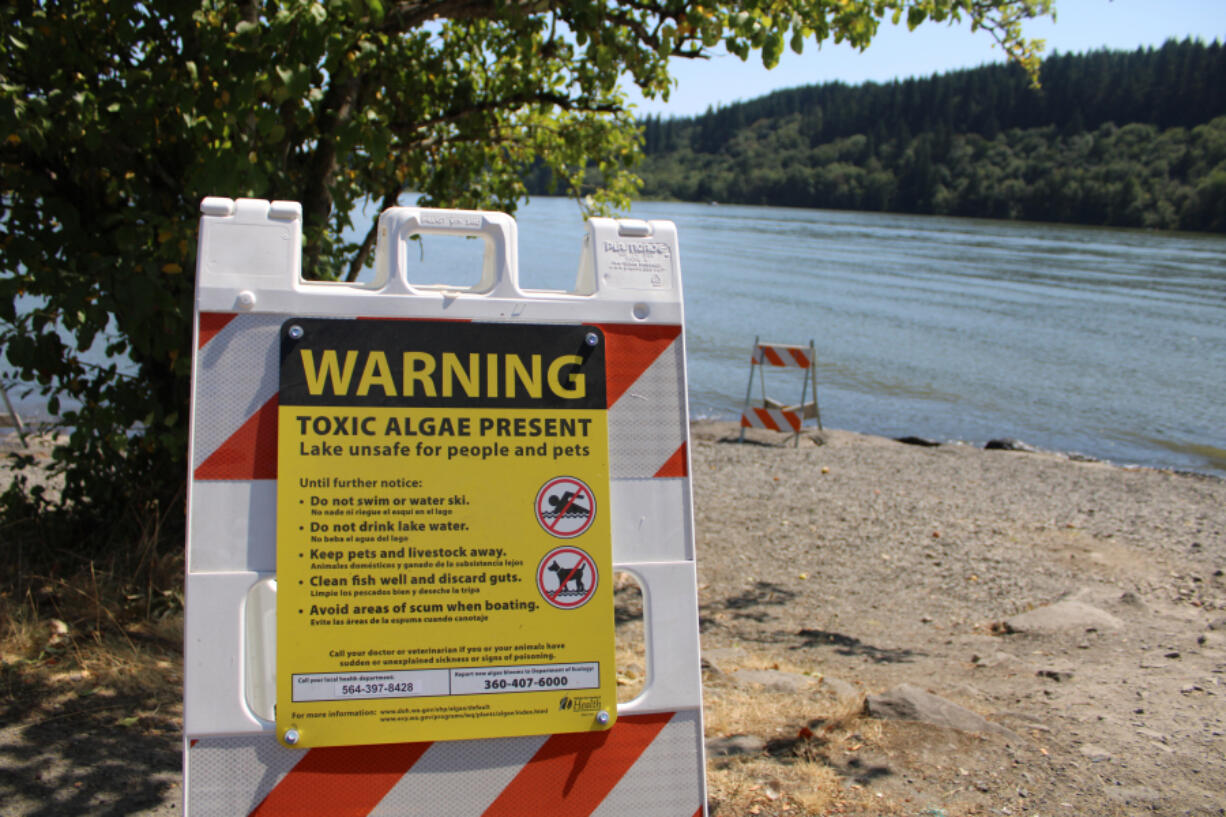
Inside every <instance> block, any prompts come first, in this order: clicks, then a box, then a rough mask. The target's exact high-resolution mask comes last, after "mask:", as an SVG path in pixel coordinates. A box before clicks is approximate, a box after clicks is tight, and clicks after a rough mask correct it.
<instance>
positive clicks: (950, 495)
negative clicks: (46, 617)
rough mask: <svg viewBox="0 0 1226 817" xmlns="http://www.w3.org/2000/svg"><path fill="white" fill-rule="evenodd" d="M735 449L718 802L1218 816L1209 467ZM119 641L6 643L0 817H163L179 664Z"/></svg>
mask: <svg viewBox="0 0 1226 817" xmlns="http://www.w3.org/2000/svg"><path fill="white" fill-rule="evenodd" d="M734 438H735V430H734V429H733V428H732V427H731V425H730V424H702V423H700V424H697V425H696V426H695V427H694V435H693V445H692V456H693V484H694V493H695V516H696V528H695V530H696V539H697V547H698V559H699V574H700V591H699V595H700V621H701V629H702V638H703V649H704V656H705V661H704V679H705V688H706V692H705V696H706V709H707V714H706V719H707V736H708V747H709V749H708V754H709V757H708V767H709V771H710V781H711V802H710V805H711V806H712V813H713V814H716V815H721V816H724V815H738V817H739V815H742V814H752V815H777V816H778V817H784V815H787V817H792V816H793V815H803V814H865V815H867V814H899V815H923V816H924V817H954V815H981V814H982V815H992V814H1004V815H1066V814H1070V815H1117V814H1118V815H1132V814H1158V815H1219V814H1226V574H1224V573H1223V571H1224V570H1226V482H1224V481H1222V480H1218V479H1214V478H1209V477H1204V476H1197V475H1187V474H1176V473H1169V472H1162V471H1155V470H1149V469H1127V468H1119V467H1115V466H1109V465H1106V464H1102V463H1093V462H1084V461H1079V460H1077V459H1075V458H1069V457H1065V456H1060V455H1056V454H1048V453H1023V452H1016V451H981V450H977V449H973V448H970V447H968V446H959V445H943V446H939V447H920V446H914V445H904V444H902V443H898V442H895V441H892V440H884V439H880V438H873V437H866V436H862V435H857V434H851V433H849V432H838V431H831V432H826V433H824V434H822V435H813V436H810V437H806V438H804V439H802V440H801V445H800V446H799V447H795V448H793V447H792V446H791V445H790V444H789V445H785V444H783V443H784V441H783V440H781V439H780V438H778V437H774V436H771V435H765V434H755V435H754V436H753V438H752V439H751V441H750V443H749V444H740V445H738V444H735V443H733V442H729V441H728V440H729V439H734ZM628 603H629V604H630V605H631V606H633V601H632V600H630V601H629V602H628ZM626 626H627V627H630V628H633V622H630V623H628V624H627V625H626ZM35 635H37V637H39V638H44V639H46V638H47V637H48V635H47V633H45V632H42V633H38V634H35ZM32 637H33V636H32ZM50 637H51V639H52V641H54V633H51V636H50ZM129 638H130V639H131V640H132V646H133V647H134V651H133V653H132V655H133V657H132V658H131V664H132V665H131V667H128V668H127V669H126V670H123V671H118V670H115V668H112V670H111V671H109V674H107V675H106V677H107V678H108V679H110V680H108V681H107V683H100V682H99V680H98V679H99V676H98V675H97V674H94V675H92V676H91V673H90V671H88V670H87V671H86V672H84V673H82V672H81V670H80V669H79V667H78V668H76V669H66V670H65V671H62V672H57V671H56V670H55V668H54V667H53V666H52V667H50V668H49V667H47V666H46V665H45V663H44V665H43V666H41V668H40V669H39V670H38V671H37V672H35V671H33V670H32V669H31V668H30V666H29V661H28V659H19V658H18V657H15V656H13V655H6V656H4V661H3V665H2V666H0V817H19V816H20V817H34V816H35V815H37V817H52V815H56V817H58V815H68V814H89V815H108V817H109V816H110V815H159V816H162V815H170V814H176V813H178V811H179V809H180V806H179V798H180V797H181V776H180V772H179V764H180V742H179V741H180V737H179V734H178V728H179V726H178V724H179V717H180V710H179V706H178V699H177V695H178V684H179V683H181V674H180V673H181V669H180V667H179V665H178V663H177V661H176V658H175V656H174V651H173V649H169V650H167V649H166V647H165V645H166V644H168V643H170V642H169V641H168V640H167V635H166V633H160V634H158V633H139V632H138V633H135V634H132V635H130V636H129ZM64 643H65V644H68V643H69V642H64ZM121 652H122V651H121ZM44 653H45V651H44ZM61 655H62V660H63V661H64V664H65V666H66V667H77V666H78V665H77V664H76V663H74V661H73V660H72V659H73V656H72V655H71V650H70V648H69V647H68V646H63V645H62V646H61ZM137 656H140V657H139V658H138V657H137ZM53 657H54V655H53ZM44 658H45V656H44ZM23 662H25V663H23ZM121 669H122V668H121ZM640 672H641V668H634V670H633V671H631V672H630V673H629V674H630V675H631V676H634V675H637V674H639V673H640ZM125 678H126V679H128V680H126V681H123V680H122V679H125ZM116 679H120V680H116ZM903 684H909V685H912V687H914V688H918V689H920V690H922V691H926V692H928V693H931V694H932V695H934V696H937V698H938V699H939V702H940V703H941V704H942V705H943V706H944V705H947V707H946V711H945V714H948V713H949V712H950V711H953V712H956V713H964V714H969V715H971V716H978V717H981V718H983V719H984V720H983V721H982V722H980V724H979V726H977V727H975V726H974V724H973V722H972V726H971V727H968V726H967V725H966V722H963V723H962V728H956V727H954V726H949V725H941V723H944V721H941V720H940V718H937V719H936V720H937V722H933V719H931V718H928V719H915V718H912V719H892V718H888V717H883V716H882V715H884V714H888V713H887V712H886V711H885V708H884V707H882V706H881V705H874V703H873V702H874V698H873V697H872V696H875V695H878V694H881V693H885V692H887V691H889V690H891V689H894V688H896V687H898V686H899V685H903ZM866 699H867V700H868V706H867V710H866V705H865V701H866ZM917 717H919V718H927V716H926V715H923V714H919V715H917Z"/></svg>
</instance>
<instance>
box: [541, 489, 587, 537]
mask: <svg viewBox="0 0 1226 817" xmlns="http://www.w3.org/2000/svg"><path fill="white" fill-rule="evenodd" d="M595 518H596V498H595V497H594V496H592V489H591V488H589V487H587V484H586V483H584V482H583V481H582V480H579V479H575V478H574V477H555V478H554V479H551V480H549V482H546V483H545V485H544V486H543V487H542V488H541V490H540V491H538V492H537V494H536V519H537V521H538V522H540V523H541V527H543V528H544V529H545V530H546V531H548V532H549V533H550V534H552V535H553V536H557V537H558V538H560V539H573V538H574V537H576V536H578V535H579V534H581V533H583V532H584V531H586V530H587V529H588V528H590V527H591V526H592V520H593V519H595Z"/></svg>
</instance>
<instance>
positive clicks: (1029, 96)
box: [639, 40, 1226, 231]
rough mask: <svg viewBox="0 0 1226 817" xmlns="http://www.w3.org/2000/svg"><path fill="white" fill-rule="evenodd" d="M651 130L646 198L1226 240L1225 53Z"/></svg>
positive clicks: (964, 75)
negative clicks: (1208, 234) (1216, 234)
mask: <svg viewBox="0 0 1226 817" xmlns="http://www.w3.org/2000/svg"><path fill="white" fill-rule="evenodd" d="M1041 79H1042V87H1041V88H1040V89H1034V88H1032V87H1031V86H1030V84H1029V81H1028V79H1027V77H1026V76H1025V74H1024V73H1023V72H1022V71H1021V69H1019V68H1017V67H1016V66H1011V65H990V66H984V67H982V68H977V69H971V70H965V71H957V72H953V73H949V74H943V75H939V76H933V77H929V78H924V79H909V80H903V81H897V82H891V83H887V84H877V83H867V84H864V85H859V86H854V87H853V86H848V85H845V84H842V83H827V84H824V85H815V86H808V87H804V88H795V89H790V90H786V91H779V92H776V93H773V94H770V95H769V96H765V97H762V98H760V99H755V100H751V101H749V102H744V103H738V104H735V105H729V106H727V107H724V108H720V109H719V110H713V111H708V112H707V113H706V114H704V115H702V116H698V117H693V118H685V119H666V120H662V119H660V118H658V117H655V118H649V119H647V120H645V121H644V122H643V138H644V151H645V153H646V159H645V161H644V163H643V165H642V166H641V167H640V169H639V170H640V173H641V175H642V176H643V180H644V187H643V191H642V193H641V196H642V197H643V198H648V199H659V198H664V199H667V198H675V199H682V200H686V201H718V202H738V203H747V204H770V205H781V206H797V207H827V208H839V209H850V210H879V211H893V212H906V213H942V214H950V215H968V216H987V217H994V218H1020V219H1029V220H1037V221H1064V222H1076V223H1083V224H1107V225H1118V226H1132V227H1154V228H1163V229H1185V230H1213V231H1226V49H1224V48H1223V47H1222V45H1221V44H1220V43H1219V42H1217V41H1215V42H1213V43H1212V44H1208V45H1207V44H1205V43H1202V42H1198V41H1192V40H1184V41H1182V42H1176V41H1170V42H1167V43H1166V44H1165V45H1163V46H1162V47H1161V48H1157V49H1154V48H1150V49H1139V50H1137V51H1135V52H1119V51H1095V52H1091V53H1088V54H1083V55H1068V54H1066V55H1054V56H1051V57H1049V58H1048V59H1047V60H1045V61H1044V63H1043V69H1042V74H1041Z"/></svg>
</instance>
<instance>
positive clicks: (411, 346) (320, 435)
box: [276, 318, 616, 747]
mask: <svg viewBox="0 0 1226 817" xmlns="http://www.w3.org/2000/svg"><path fill="white" fill-rule="evenodd" d="M602 347H603V337H602V335H601V333H600V330H599V329H597V328H595V327H590V326H541V325H533V326H516V325H507V324H470V323H462V324H461V323H457V324H450V323H440V322H429V323H425V322H411V321H391V320H388V321H382V320H378V321H376V320H325V319H306V318H304V319H293V320H290V321H287V322H286V323H285V324H284V326H283V327H282V359H281V390H280V394H279V408H278V412H279V418H278V423H279V424H278V446H279V448H278V463H277V467H278V476H277V710H276V719H277V734H278V736H279V737H280V738H281V739H282V741H283V742H284V743H286V744H287V745H293V746H300V747H309V746H332V745H356V744H367V743H391V742H405V741H418V740H440V739H461V738H489V737H507V736H513V735H526V734H546V733H558V732H576V731H590V730H596V729H605V728H608V727H609V726H610V725H611V724H612V722H613V721H614V720H615V718H616V678H615V671H614V664H613V600H612V599H613V595H612V581H611V579H612V576H611V570H612V547H611V538H610V533H609V530H610V528H609V513H608V510H607V499H608V492H609V465H608V430H607V417H606V406H605V377H604V352H603V348H602Z"/></svg>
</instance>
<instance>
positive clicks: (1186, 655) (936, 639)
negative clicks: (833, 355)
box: [692, 423, 1226, 815]
mask: <svg viewBox="0 0 1226 817" xmlns="http://www.w3.org/2000/svg"><path fill="white" fill-rule="evenodd" d="M736 436H737V428H736V427H735V425H734V424H732V423H697V424H695V425H694V427H693V447H692V453H693V469H694V472H693V477H694V494H695V508H696V511H695V514H696V524H697V531H696V532H697V540H698V560H699V575H700V604H701V607H702V611H701V616H702V630H703V649H704V653H705V654H706V655H707V656H708V662H707V663H708V684H707V688H708V708H711V707H712V699H713V697H716V698H717V697H718V695H719V694H720V690H721V689H724V688H728V687H730V686H732V687H735V686H736V677H737V671H738V669H739V667H738V664H740V663H743V662H744V661H746V660H751V661H752V662H753V664H754V665H756V666H762V665H763V662H764V659H765V660H770V659H773V660H777V661H779V662H783V663H786V665H787V666H790V667H794V668H797V669H800V670H803V671H804V673H805V674H806V676H807V677H813V676H820V677H822V678H823V684H822V686H821V688H819V689H817V690H812V691H809V692H799V693H798V692H795V691H792V692H787V691H784V690H787V689H789V685H791V687H793V688H798V687H796V685H795V684H790V679H788V678H786V677H782V678H780V679H778V682H777V683H775V684H774V690H772V685H771V684H770V683H768V684H766V685H765V686H764V687H763V688H762V694H763V695H771V694H779V695H786V694H792V695H794V696H796V718H795V720H794V721H793V722H790V723H786V724H777V725H775V729H774V733H773V734H771V733H770V731H769V730H768V731H767V733H765V734H761V735H758V736H756V737H758V738H760V742H761V743H762V744H763V748H762V749H761V750H760V752H761V753H765V754H766V755H768V756H773V757H774V758H775V759H777V760H779V761H780V762H785V761H786V759H787V756H788V754H789V753H793V754H794V753H795V752H796V750H797V747H796V745H795V742H794V741H792V742H789V741H786V740H783V741H781V740H780V739H779V738H780V737H781V736H788V735H795V734H797V730H798V728H800V729H803V728H804V726H805V724H806V710H807V709H808V710H813V711H816V710H817V709H819V708H820V705H819V703H818V701H819V699H820V698H821V693H822V692H823V691H824V692H825V693H826V694H827V695H828V696H829V695H832V696H835V697H839V696H842V697H848V696H855V695H860V696H867V698H868V702H867V707H866V714H865V716H864V717H863V719H862V720H861V721H860V724H861V726H862V729H861V730H860V731H861V732H863V734H857V735H854V736H853V742H851V743H850V744H848V745H840V746H832V745H822V746H819V747H816V748H817V750H818V751H817V754H818V755H819V756H820V757H821V758H822V760H823V762H825V763H827V764H829V765H831V766H832V767H834V768H835V770H836V771H837V772H838V773H839V775H840V780H841V781H842V784H843V785H845V786H846V787H847V788H848V789H851V790H855V791H859V792H860V793H862V794H863V793H868V794H875V795H880V796H879V797H878V798H877V800H876V801H875V802H876V803H878V804H879V806H878V807H877V808H875V809H874V811H877V812H882V811H885V812H891V810H893V813H903V814H915V813H924V814H947V815H953V814H1027V815H1030V814H1085V815H1100V814H1116V813H1118V814H1134V813H1147V814H1155V813H1156V814H1171V815H1174V814H1223V813H1226V675H1224V672H1226V575H1224V572H1223V571H1224V570H1226V481H1222V480H1220V479H1216V478H1213V477H1205V476H1198V475H1188V474H1178V473H1170V472H1165V471H1158V470H1152V469H1131V468H1120V467H1116V466H1112V465H1108V464H1104V463H1096V462H1083V461H1076V460H1074V459H1070V458H1069V457H1066V456H1062V455H1058V454H1052V453H1041V452H1020V451H984V450H979V449H975V448H972V447H970V446H962V445H941V446H936V447H923V446H916V445H907V444H903V443H900V442H896V441H894V440H888V439H882V438H877V437H869V436H864V435H860V434H854V433H851V432H846V431H826V432H824V433H821V434H809V435H806V436H804V437H802V438H801V439H800V445H799V446H798V447H795V448H794V447H792V445H791V443H789V442H786V440H785V439H784V438H783V437H782V435H775V434H771V433H766V432H753V433H751V434H750V435H749V436H748V439H749V440H750V442H749V444H739V445H738V444H736V443H735V442H734V441H735V439H736ZM792 674H793V675H794V674H795V673H792ZM784 675H787V673H784ZM757 680H758V682H759V686H762V685H761V683H760V681H761V679H760V678H759V679H757ZM791 680H794V679H791ZM905 685H909V687H910V688H918V689H920V690H922V691H924V692H926V693H929V694H930V695H934V696H936V697H937V698H938V699H939V701H940V702H942V705H944V704H946V703H947V704H949V705H950V706H951V707H955V708H958V709H961V710H964V711H966V712H969V713H970V714H973V715H975V716H978V717H980V718H981V722H980V723H979V728H973V722H972V726H971V727H967V726H966V724H962V725H963V727H964V728H961V729H959V728H954V727H951V726H949V725H947V723H948V721H943V720H942V719H941V718H940V717H930V716H929V715H927V714H925V713H924V712H917V711H914V707H913V708H912V710H909V711H906V712H903V715H904V717H902V718H901V719H896V718H897V715H898V708H897V707H894V708H891V707H890V706H888V705H886V704H887V703H888V701H887V702H883V701H882V700H880V699H877V698H875V696H877V695H879V694H882V693H888V692H890V691H891V690H895V691H897V690H896V688H898V687H900V686H901V687H903V691H904V692H905V691H906V689H907V688H908V687H907V686H905ZM908 705H910V704H908ZM904 709H905V707H904ZM878 715H880V717H878ZM984 718H986V723H987V725H986V726H985V725H984V723H983V722H982V719H984ZM723 737H727V736H721V735H718V734H712V733H711V730H708V739H709V740H712V741H717V740H719V739H720V738H723ZM772 739H773V740H774V743H773V744H772ZM749 745H750V746H751V747H752V746H754V745H756V744H753V743H750V744H749ZM813 748H814V747H810V749H813ZM712 755H713V757H712V761H711V762H712V764H714V765H718V764H719V763H721V762H730V761H724V760H721V758H720V756H719V752H718V751H716V752H712ZM924 809H930V811H924ZM852 810H854V808H853V809H852ZM760 813H763V814H766V813H772V812H771V810H770V804H769V803H768V804H764V807H763V809H762V810H761V812H760Z"/></svg>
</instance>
